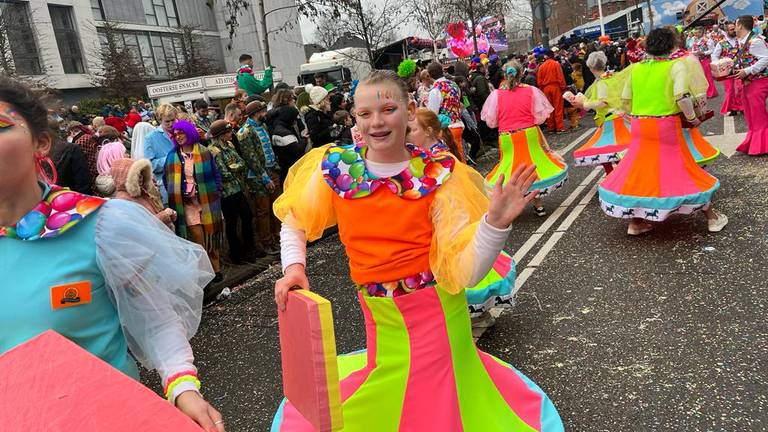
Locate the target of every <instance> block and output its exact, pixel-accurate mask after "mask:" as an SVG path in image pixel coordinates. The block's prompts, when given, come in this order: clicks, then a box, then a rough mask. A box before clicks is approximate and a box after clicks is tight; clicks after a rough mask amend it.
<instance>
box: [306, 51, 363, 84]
mask: <svg viewBox="0 0 768 432" xmlns="http://www.w3.org/2000/svg"><path fill="white" fill-rule="evenodd" d="M367 59H368V54H367V53H366V50H365V48H342V49H340V50H336V51H324V52H319V53H314V54H312V57H310V58H309V62H308V63H304V64H303V65H301V68H300V71H301V75H299V77H298V78H297V80H298V82H299V84H301V85H306V84H314V83H315V74H316V73H324V74H325V75H326V76H327V77H328V82H329V83H331V84H335V85H344V84H349V83H351V82H352V81H353V80H356V79H361V78H365V77H366V76H367V75H368V74H369V73H371V71H372V69H371V65H370V64H369V63H368V61H367Z"/></svg>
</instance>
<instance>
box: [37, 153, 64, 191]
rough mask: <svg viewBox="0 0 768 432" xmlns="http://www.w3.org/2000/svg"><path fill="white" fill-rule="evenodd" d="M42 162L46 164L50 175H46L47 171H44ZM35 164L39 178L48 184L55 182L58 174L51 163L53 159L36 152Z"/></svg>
mask: <svg viewBox="0 0 768 432" xmlns="http://www.w3.org/2000/svg"><path fill="white" fill-rule="evenodd" d="M43 163H45V164H46V165H47V166H48V170H49V171H50V173H51V176H50V177H48V172H46V169H45V167H44V166H43ZM35 166H36V167H37V175H38V177H40V180H43V181H44V182H46V183H48V184H56V180H58V178H59V175H58V173H57V172H56V166H54V165H53V161H52V160H51V158H49V157H44V156H38V155H37V154H35Z"/></svg>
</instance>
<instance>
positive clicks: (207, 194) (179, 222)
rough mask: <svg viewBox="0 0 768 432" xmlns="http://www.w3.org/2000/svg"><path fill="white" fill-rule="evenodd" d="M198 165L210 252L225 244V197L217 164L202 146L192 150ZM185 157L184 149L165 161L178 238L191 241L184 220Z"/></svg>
mask: <svg viewBox="0 0 768 432" xmlns="http://www.w3.org/2000/svg"><path fill="white" fill-rule="evenodd" d="M192 158H193V160H194V163H195V182H196V183H197V199H198V201H199V202H200V207H201V208H202V214H201V217H200V221H201V222H202V225H203V233H204V235H205V238H204V246H205V249H206V250H208V251H211V250H216V249H220V248H221V245H222V241H223V237H222V227H223V225H224V224H223V218H222V213H221V199H220V197H221V193H220V191H219V186H218V182H217V181H216V173H217V172H216V164H215V162H214V159H213V156H212V155H211V152H209V151H207V150H204V151H201V146H200V144H195V145H194V147H193V149H192ZM183 161H184V157H183V156H182V155H181V148H180V147H179V148H176V149H174V150H172V151H171V152H170V153H168V157H167V158H166V160H165V179H164V180H165V188H166V189H167V190H168V207H170V208H172V209H174V210H175V211H176V213H177V214H178V218H177V219H176V222H175V223H176V234H178V235H179V236H180V237H183V238H186V239H189V233H188V229H187V224H186V218H185V217H184V196H183V192H184V190H186V178H185V176H184V162H183Z"/></svg>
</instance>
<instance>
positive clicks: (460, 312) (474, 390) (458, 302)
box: [437, 289, 534, 432]
mask: <svg viewBox="0 0 768 432" xmlns="http://www.w3.org/2000/svg"><path fill="white" fill-rule="evenodd" d="M437 293H438V295H439V296H440V302H441V304H442V306H443V313H444V314H445V317H446V324H447V326H448V339H449V341H450V344H451V356H452V360H453V371H454V375H455V376H456V390H457V391H458V394H459V409H460V410H461V422H462V426H463V427H464V430H465V431H515V432H525V431H531V432H534V429H533V428H531V427H530V426H529V425H528V424H526V423H525V422H523V421H522V420H521V419H520V417H518V416H517V415H516V414H515V413H514V411H512V409H511V408H510V407H509V405H507V402H506V401H505V400H504V398H503V397H502V396H501V393H499V391H498V389H497V388H496V385H495V384H494V383H493V381H491V378H490V376H488V373H487V372H486V370H485V366H484V365H483V363H482V361H481V360H480V356H479V355H478V352H477V348H476V347H475V343H474V342H473V340H472V324H471V323H470V321H469V313H468V312H467V301H466V299H465V295H464V293H463V292H462V293H459V294H457V295H450V294H448V293H446V292H444V291H443V290H441V289H438V290H437Z"/></svg>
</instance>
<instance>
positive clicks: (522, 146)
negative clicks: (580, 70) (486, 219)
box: [480, 60, 568, 216]
mask: <svg viewBox="0 0 768 432" xmlns="http://www.w3.org/2000/svg"><path fill="white" fill-rule="evenodd" d="M558 67H560V66H559V64H558ZM522 72H523V71H522V66H521V65H520V63H518V62H517V61H516V60H513V61H511V62H509V63H507V64H506V65H504V75H505V82H504V83H503V84H502V87H501V88H500V89H498V90H494V91H493V92H491V95H490V96H488V99H487V100H486V101H485V104H484V105H483V110H482V112H481V114H480V117H481V118H482V119H483V121H485V123H486V124H487V125H488V127H491V128H495V127H498V128H499V163H498V164H496V166H495V167H494V168H493V170H491V172H490V173H489V174H488V175H487V176H486V178H485V180H486V182H487V183H488V185H489V186H491V187H493V186H494V185H496V183H497V182H499V181H501V180H502V179H505V178H506V179H509V176H510V174H511V173H512V172H513V171H514V170H515V169H517V168H518V167H520V166H521V165H525V164H534V165H535V166H536V175H537V176H538V180H537V181H536V183H534V185H533V186H531V191H533V190H538V191H539V193H538V197H537V198H536V199H535V200H534V210H535V211H536V215H538V216H546V214H547V211H546V210H545V209H544V205H543V200H542V197H544V196H546V195H549V194H550V193H552V192H554V191H555V190H556V189H559V188H560V187H561V186H562V185H563V183H564V182H565V180H566V179H567V178H568V165H566V163H565V162H564V161H563V159H562V158H561V157H560V156H559V155H558V154H557V153H555V152H553V151H552V149H550V148H549V144H547V140H546V139H545V138H544V134H542V133H541V129H539V124H541V123H543V122H544V121H545V120H546V119H547V117H548V116H550V115H551V114H552V112H553V111H554V109H553V108H552V105H551V104H550V103H549V101H548V100H547V99H548V98H547V97H546V96H545V95H544V93H542V92H541V90H539V89H538V88H536V87H532V86H528V85H525V84H520V79H521V77H522ZM560 102H561V103H562V97H561V101H560Z"/></svg>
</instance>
